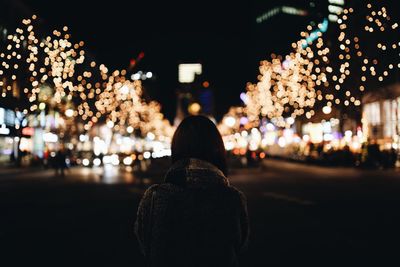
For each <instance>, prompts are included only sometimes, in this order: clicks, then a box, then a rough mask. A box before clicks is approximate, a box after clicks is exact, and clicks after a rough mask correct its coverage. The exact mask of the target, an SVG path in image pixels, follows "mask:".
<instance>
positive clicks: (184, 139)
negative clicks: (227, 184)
mask: <svg viewBox="0 0 400 267" xmlns="http://www.w3.org/2000/svg"><path fill="white" fill-rule="evenodd" d="M171 150H172V163H174V162H176V161H178V160H181V159H188V158H196V159H200V160H204V161H207V162H209V163H211V164H213V165H215V166H216V167H217V168H218V169H220V170H221V171H222V172H223V173H224V174H225V175H226V174H227V167H226V154H225V147H224V142H223V141H222V137H221V134H220V133H219V131H218V129H217V127H216V126H215V124H214V123H213V122H212V121H211V120H210V119H208V118H207V117H204V116H189V117H186V118H185V119H184V120H183V121H182V122H181V123H180V124H179V126H178V128H177V129H176V131H175V133H174V137H173V138H172V145H171Z"/></svg>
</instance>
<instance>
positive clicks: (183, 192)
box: [135, 116, 249, 267]
mask: <svg viewBox="0 0 400 267" xmlns="http://www.w3.org/2000/svg"><path fill="white" fill-rule="evenodd" d="M171 148H172V166H171V167H170V169H169V170H168V172H167V173H166V175H165V178H164V182H163V183H161V184H156V185H153V186H151V187H150V188H149V189H147V191H146V192H145V194H144V196H143V198H142V200H141V202H140V205H139V209H138V213H137V219H136V223H135V232H136V235H137V238H138V241H139V244H140V246H141V249H142V252H143V253H144V255H145V258H146V261H147V265H148V266H185V267H190V266H225V267H226V266H238V257H239V254H240V252H241V251H242V250H243V249H244V248H245V247H246V244H247V240H248V235H249V226H248V216H247V204H246V200H245V197H244V195H243V193H242V192H240V191H239V190H237V189H236V188H234V187H233V186H231V185H230V184H229V180H228V179H227V178H226V175H227V166H226V158H225V148H224V144H223V141H222V137H221V135H220V133H219V132H218V130H217V128H216V126H215V125H214V123H213V122H212V121H210V120H209V119H208V118H206V117H204V116H190V117H187V118H186V119H184V120H183V121H182V122H181V124H180V125H179V127H178V128H177V130H176V132H175V134H174V136H173V140H172V147H171Z"/></svg>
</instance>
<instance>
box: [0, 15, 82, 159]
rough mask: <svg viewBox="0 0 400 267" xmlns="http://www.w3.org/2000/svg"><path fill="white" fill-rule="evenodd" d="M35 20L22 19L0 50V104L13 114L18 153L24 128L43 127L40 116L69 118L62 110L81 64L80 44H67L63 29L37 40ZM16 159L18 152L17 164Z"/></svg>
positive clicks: (19, 154) (66, 34)
mask: <svg viewBox="0 0 400 267" xmlns="http://www.w3.org/2000/svg"><path fill="white" fill-rule="evenodd" d="M35 21H36V16H35V15H34V16H32V18H30V19H24V20H23V21H22V25H21V27H20V28H17V29H16V31H15V33H14V34H10V35H8V36H7V40H6V42H5V44H4V47H0V50H1V52H0V58H1V60H2V63H1V66H0V77H1V79H0V81H1V84H0V85H1V87H0V88H1V98H0V101H1V102H2V103H4V105H5V106H8V107H9V108H11V109H12V110H14V111H15V117H16V125H15V128H16V130H17V137H18V138H17V140H18V144H17V147H18V151H19V147H20V143H19V142H21V137H22V136H23V133H24V128H26V127H35V128H38V129H40V128H43V127H47V126H46V125H42V124H43V122H44V120H43V116H45V115H46V114H48V113H49V112H58V113H59V114H61V116H63V117H70V116H71V115H72V114H70V113H71V112H70V111H69V112H66V109H65V107H66V106H67V103H69V102H71V101H72V99H73V97H74V92H75V87H76V85H77V84H76V79H75V66H76V65H79V64H82V63H83V61H84V51H83V50H81V49H80V48H81V45H79V44H75V45H74V44H72V43H71V42H70V41H69V39H70V35H69V34H68V33H67V30H68V28H67V27H64V28H63V31H62V32H60V31H56V30H55V31H54V32H53V34H52V35H49V36H45V35H44V34H43V35H42V36H44V37H40V36H39V34H40V33H39V34H38V33H37V30H36V29H35V27H36V24H35ZM39 116H41V117H42V119H39ZM20 160H21V153H20V151H19V153H17V159H16V163H17V164H18V165H19V164H20Z"/></svg>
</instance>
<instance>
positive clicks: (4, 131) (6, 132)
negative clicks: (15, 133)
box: [0, 124, 10, 135]
mask: <svg viewBox="0 0 400 267" xmlns="http://www.w3.org/2000/svg"><path fill="white" fill-rule="evenodd" d="M0 134H3V135H9V134H10V129H8V128H7V127H6V126H5V125H4V124H3V125H1V127H0Z"/></svg>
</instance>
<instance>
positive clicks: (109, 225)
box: [0, 159, 400, 266]
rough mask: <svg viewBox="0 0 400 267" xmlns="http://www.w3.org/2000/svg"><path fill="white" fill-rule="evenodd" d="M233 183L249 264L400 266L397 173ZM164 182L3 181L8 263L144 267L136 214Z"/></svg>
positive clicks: (264, 174) (238, 173)
mask: <svg viewBox="0 0 400 267" xmlns="http://www.w3.org/2000/svg"><path fill="white" fill-rule="evenodd" d="M152 176H154V175H152ZM229 178H230V181H231V183H232V184H233V185H234V186H236V187H237V188H239V189H240V190H242V191H243V192H244V193H245V194H246V196H247V199H248V209H249V216H250V223H251V238H250V243H249V247H248V250H247V251H246V252H245V253H244V254H243V257H242V259H241V266H398V265H399V263H400V259H399V258H398V248H399V240H400V239H399V238H400V235H399V233H400V231H399V226H400V213H399V211H398V207H399V203H400V177H399V172H398V171H397V172H396V171H393V170H391V171H373V170H356V169H346V168H323V167H316V166H306V165H303V164H298V163H290V162H285V161H278V160H272V159H268V160H265V161H264V162H263V164H262V166H261V167H259V168H253V169H234V170H231V173H230V176H229ZM160 179H161V177H160V176H159V175H156V176H154V177H151V176H148V177H146V176H145V177H136V176H134V175H132V174H131V172H129V170H117V169H115V168H114V167H105V169H104V170H103V169H102V168H95V169H89V168H80V167H79V168H74V169H71V170H70V171H69V172H67V173H66V177H64V178H63V177H54V171H53V170H45V171H40V170H33V171H32V172H18V171H15V172H9V173H8V174H7V172H4V173H2V174H0V210H1V220H0V240H1V242H0V244H1V248H0V251H1V253H0V254H1V257H0V265H1V266H142V265H143V261H144V259H143V257H142V256H141V254H140V252H139V249H138V244H137V241H136V238H135V236H134V233H133V223H134V221H135V212H136V209H137V206H138V202H139V200H140V197H141V195H142V194H143V192H144V190H145V189H146V188H147V187H148V186H149V185H150V184H152V183H154V182H156V181H160Z"/></svg>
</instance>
